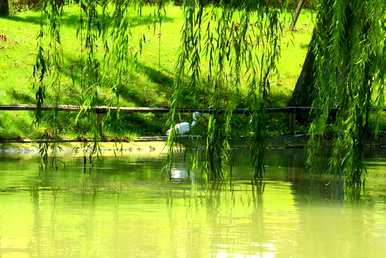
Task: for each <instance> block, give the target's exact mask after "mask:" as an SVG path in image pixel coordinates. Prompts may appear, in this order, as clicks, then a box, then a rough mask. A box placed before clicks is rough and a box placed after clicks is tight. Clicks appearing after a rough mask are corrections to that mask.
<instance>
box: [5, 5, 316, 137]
mask: <svg viewBox="0 0 386 258" xmlns="http://www.w3.org/2000/svg"><path fill="white" fill-rule="evenodd" d="M146 12H148V13H150V12H151V10H150V9H149V10H146V9H145V10H144V14H145V15H144V16H143V17H142V18H138V20H133V21H132V24H133V27H132V31H133V37H134V38H135V37H140V36H142V35H143V34H145V35H146V42H145V43H144V45H143V51H142V54H141V55H140V56H138V59H137V62H136V63H135V65H134V64H133V67H132V76H131V78H132V81H131V83H130V85H128V87H127V89H125V91H124V92H122V93H121V105H122V106H169V99H170V94H171V87H172V84H173V77H174V71H175V65H176V61H177V56H178V49H179V45H180V44H179V37H180V31H181V26H182V22H183V16H182V11H181V9H180V8H179V7H175V6H168V7H167V16H166V17H165V19H164V23H163V25H162V30H161V33H158V31H156V32H155V33H154V31H153V26H152V23H153V22H152V20H151V19H150V18H147V16H146ZM312 20H313V19H312V13H311V12H309V11H304V12H303V13H302V15H301V17H300V18H299V22H298V25H297V29H298V30H297V31H296V32H289V31H287V30H286V31H285V32H284V41H283V45H282V58H281V61H280V64H279V74H278V75H277V76H275V77H274V78H272V96H273V98H272V99H273V105H285V103H286V101H287V100H288V98H289V96H290V95H291V92H292V89H293V87H294V85H295V83H296V79H297V77H298V75H299V73H300V70H301V66H302V63H303V61H304V57H305V54H306V51H307V47H308V43H309V40H310V37H311V32H312V28H313V22H312ZM77 21H78V8H77V7H76V6H69V7H66V8H65V13H64V17H63V26H62V45H63V52H64V60H65V69H64V71H63V75H62V80H63V83H62V92H63V94H62V96H61V103H63V104H77V103H79V102H78V98H79V96H78V95H79V92H80V89H79V86H77V82H76V80H78V79H79V73H80V72H81V71H79V70H77V68H78V66H77V64H78V61H79V56H80V52H81V48H80V46H79V44H78V43H77V42H76V33H77V31H76V30H77ZM288 21H289V19H288ZM39 23H40V12H38V11H26V12H21V13H18V14H16V15H14V16H11V17H7V18H0V34H1V35H4V37H2V39H1V40H0V70H1V71H2V73H0V104H21V103H25V104H29V103H31V104H33V103H35V89H34V88H33V87H32V83H33V78H32V70H33V65H34V62H35V56H36V38H37V33H38V30H39ZM287 27H288V26H287ZM159 36H160V41H159ZM159 42H160V44H159ZM99 96H101V99H102V100H101V101H102V103H103V101H105V100H108V99H109V98H111V97H112V93H111V92H110V91H109V90H106V89H103V88H101V89H100V92H99ZM48 99H49V96H48ZM192 101H194V100H192ZM191 105H193V106H194V105H195V104H194V103H191ZM73 116H75V114H70V115H69V114H66V115H65V114H63V115H61V121H62V123H63V125H68V121H70V120H72V119H71V118H73ZM124 119H125V123H126V125H127V126H126V127H125V128H124V130H123V134H125V135H134V136H135V135H157V134H163V133H164V131H165V129H166V128H165V126H164V121H165V116H160V117H159V116H155V115H153V114H143V115H131V116H125V117H124ZM186 119H190V118H186ZM33 120H34V114H33V113H31V112H1V113H0V137H2V138H14V137H17V136H21V137H30V138H35V137H39V135H40V134H41V133H42V130H43V129H42V128H40V129H38V128H36V127H35V126H34V124H33ZM43 128H44V127H43ZM67 129H68V130H64V131H63V134H65V135H66V136H71V135H73V136H76V133H75V132H74V131H75V130H74V127H73V125H72V127H71V128H67Z"/></svg>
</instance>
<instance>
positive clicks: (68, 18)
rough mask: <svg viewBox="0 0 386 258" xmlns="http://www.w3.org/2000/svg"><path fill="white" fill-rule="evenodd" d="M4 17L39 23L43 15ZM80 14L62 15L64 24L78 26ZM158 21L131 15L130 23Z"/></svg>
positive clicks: (132, 25)
mask: <svg viewBox="0 0 386 258" xmlns="http://www.w3.org/2000/svg"><path fill="white" fill-rule="evenodd" d="M1 18H2V19H7V20H10V21H15V22H23V23H32V24H37V25H39V24H40V22H41V17H40V15H29V16H7V17H1ZM79 18H80V16H79V15H75V14H64V15H63V17H62V25H64V26H67V27H77V26H78V24H79ZM112 21H113V17H110V18H106V23H107V25H108V26H110V24H111V23H112ZM156 21H157V18H156V17H153V16H150V15H148V16H136V17H130V18H129V24H130V27H131V28H135V27H138V26H143V25H152V24H155V22H156ZM173 21H174V18H172V17H168V16H166V17H163V22H164V23H165V22H173Z"/></svg>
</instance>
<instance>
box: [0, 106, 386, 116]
mask: <svg viewBox="0 0 386 258" xmlns="http://www.w3.org/2000/svg"><path fill="white" fill-rule="evenodd" d="M312 109H313V108H312V107H268V108H265V111H266V112H268V113H305V112H309V111H311V110H312ZM36 110H41V111H54V110H56V111H64V112H79V111H81V110H92V111H94V112H96V113H107V112H122V113H168V112H169V111H170V108H168V107H109V106H93V107H82V106H77V105H57V106H56V105H44V106H41V107H38V106H37V105H31V104H21V105H0V111H36ZM331 110H332V111H333V110H336V109H331ZM177 111H178V112H181V113H192V112H200V113H216V112H225V109H213V108H179V109H177ZM373 111H375V109H374V110H373ZM383 111H386V108H384V109H383ZM233 112H234V113H237V114H248V113H250V112H251V111H250V110H249V109H247V108H237V109H235V110H234V111H233Z"/></svg>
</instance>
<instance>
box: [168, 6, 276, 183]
mask: <svg viewBox="0 0 386 258" xmlns="http://www.w3.org/2000/svg"><path fill="white" fill-rule="evenodd" d="M235 3H236V2H234V1H220V5H221V8H211V9H207V8H205V6H204V4H203V3H202V2H200V1H195V0H190V1H185V4H184V10H185V16H184V17H185V23H184V27H183V30H182V41H181V43H182V46H181V49H182V50H181V54H180V56H179V60H178V66H177V73H176V80H175V87H174V95H173V100H172V107H171V108H172V111H171V114H170V121H171V125H172V127H173V128H174V124H175V123H176V121H177V117H178V114H176V112H175V110H176V109H177V108H178V107H181V106H182V103H183V102H184V95H185V94H184V93H185V92H195V91H196V89H197V88H199V86H200V85H202V84H204V85H205V86H206V87H207V91H208V92H209V96H210V97H209V98H208V99H207V103H205V104H206V105H207V106H208V107H210V108H213V109H214V110H215V112H213V113H211V114H210V115H209V119H208V127H207V132H206V143H205V154H204V161H205V162H204V164H205V165H204V167H205V169H206V171H207V172H208V175H209V177H210V178H213V179H220V178H222V177H223V175H224V172H225V171H226V170H225V169H224V168H225V166H226V165H227V161H229V160H230V143H229V142H230V139H231V130H232V126H231V124H232V122H231V121H232V118H233V111H234V109H235V108H236V107H237V105H238V104H239V101H240V91H241V88H242V87H244V88H245V87H247V91H248V97H247V99H246V103H247V105H248V107H249V108H250V110H251V113H250V130H251V131H252V132H253V138H254V143H253V144H251V153H252V164H253V167H254V177H255V178H256V179H262V177H263V171H264V165H263V154H264V148H265V146H264V134H265V129H264V126H265V123H266V120H265V115H264V111H263V110H264V108H265V107H267V103H268V95H269V91H270V82H269V80H270V75H271V74H272V73H274V72H275V71H276V66H277V62H278V58H279V55H280V46H281V44H280V40H281V33H282V28H281V21H280V14H281V11H280V9H275V8H269V7H268V6H267V3H266V2H265V1H249V0H246V1H237V6H238V8H234V6H235ZM202 53H204V55H203V54H202ZM205 66H207V69H205V70H207V71H208V73H206V74H204V75H203V74H201V70H202V68H203V67H205ZM187 78H188V79H187ZM185 80H188V82H186V81H185ZM219 110H221V111H219ZM174 137H175V132H174V131H172V133H171V134H170V135H169V146H170V153H172V152H173V148H174V144H173V143H174Z"/></svg>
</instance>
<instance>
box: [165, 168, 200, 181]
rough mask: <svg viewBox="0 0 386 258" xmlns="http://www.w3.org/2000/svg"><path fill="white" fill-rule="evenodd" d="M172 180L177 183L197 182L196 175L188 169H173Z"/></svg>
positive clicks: (171, 172)
mask: <svg viewBox="0 0 386 258" xmlns="http://www.w3.org/2000/svg"><path fill="white" fill-rule="evenodd" d="M170 180H171V181H172V182H175V183H184V182H192V183H194V181H195V175H194V173H193V172H192V171H191V170H190V169H188V168H186V167H182V166H181V167H180V166H178V167H173V168H172V170H171V171H170Z"/></svg>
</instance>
